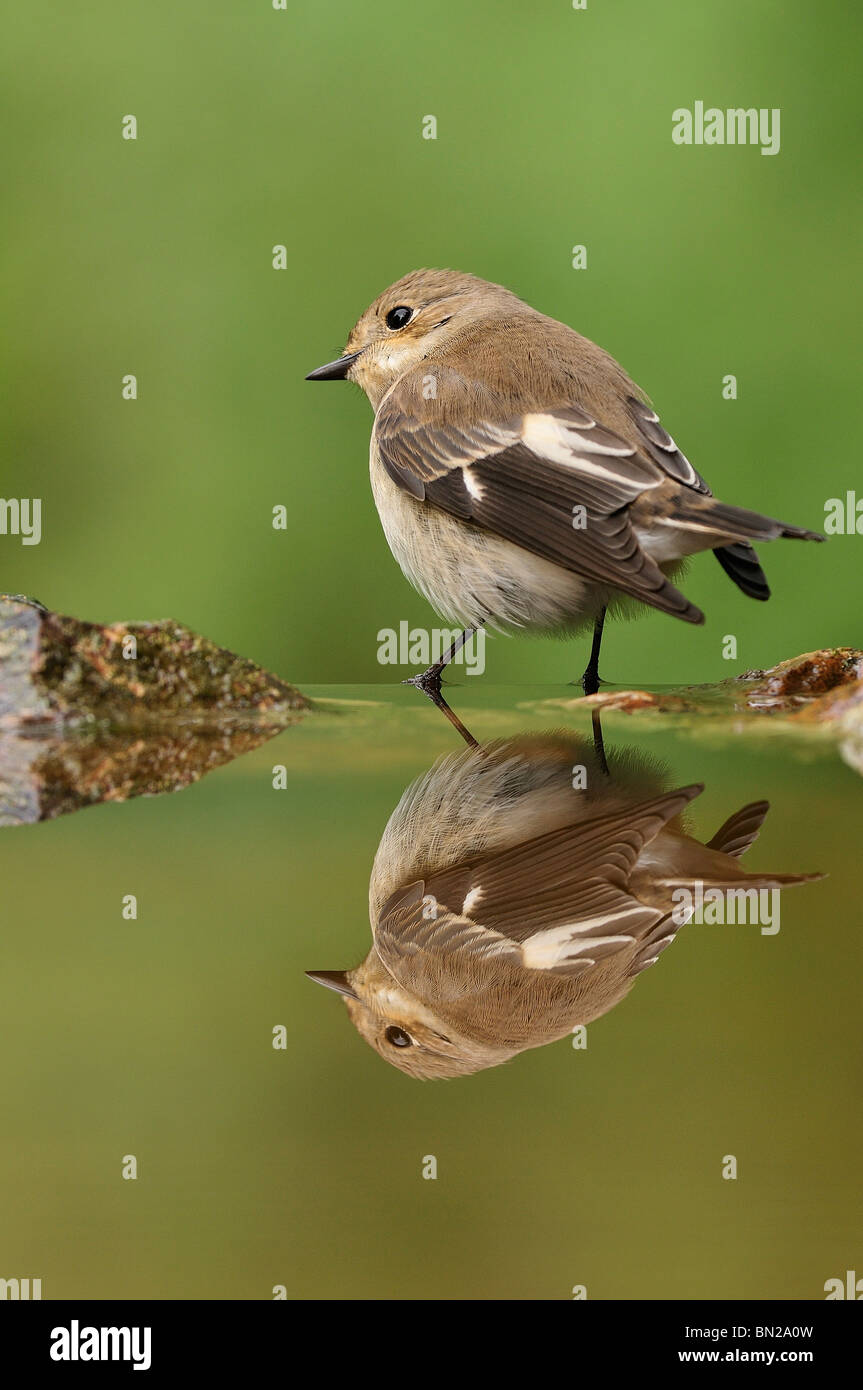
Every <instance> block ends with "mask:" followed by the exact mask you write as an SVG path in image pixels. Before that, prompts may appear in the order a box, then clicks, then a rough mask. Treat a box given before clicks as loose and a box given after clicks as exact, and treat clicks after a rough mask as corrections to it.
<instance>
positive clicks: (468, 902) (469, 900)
mask: <svg viewBox="0 0 863 1390" xmlns="http://www.w3.org/2000/svg"><path fill="white" fill-rule="evenodd" d="M481 901H482V889H481V888H480V887H476V888H471V890H470V892H469V893H468V895H467V897H466V898H465V900H464V902H463V903H462V905H461V915H462V917H469V916H470V914H471V913H472V912H473V910H474V908H475V907H476V905H477V903H479V902H481Z"/></svg>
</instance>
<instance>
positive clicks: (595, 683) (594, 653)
mask: <svg viewBox="0 0 863 1390" xmlns="http://www.w3.org/2000/svg"><path fill="white" fill-rule="evenodd" d="M604 625H605V609H604V608H601V609H600V611H599V617H598V618H597V619H596V621H595V623H594V624H593V642H592V644H591V648H590V660H589V661H588V663H587V666H586V668H585V672H584V675H583V676H582V678H581V685H582V689H583V690H584V693H585V695H595V694H596V692H597V690H598V689H599V687H600V685H601V684H602V681H601V680H600V678H599V649H600V647H601V646H602V629H603V627H604Z"/></svg>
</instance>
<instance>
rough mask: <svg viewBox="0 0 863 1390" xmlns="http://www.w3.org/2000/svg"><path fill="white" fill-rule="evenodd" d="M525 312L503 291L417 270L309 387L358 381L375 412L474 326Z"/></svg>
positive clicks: (378, 304)
mask: <svg viewBox="0 0 863 1390" xmlns="http://www.w3.org/2000/svg"><path fill="white" fill-rule="evenodd" d="M517 308H520V309H522V310H523V309H524V308H525V306H524V305H523V304H522V302H521V300H520V299H518V298H517V297H516V295H514V294H512V293H511V291H509V290H507V289H504V288H503V286H501V285H492V284H489V283H488V282H487V281H485V280H480V279H478V278H477V277H476V276H475V275H463V274H461V273H460V272H459V271H455V270H414V271H411V273H410V274H409V275H404V276H403V277H402V278H401V280H396V282H395V284H394V285H390V287H389V289H387V290H384V292H383V294H381V295H379V296H378V298H377V299H376V300H375V301H374V303H373V304H371V305H370V306H369V308H368V309H366V311H365V313H364V314H363V315H362V316H361V318H359V319H358V320H357V322H356V323H355V324H354V327H353V328H352V329H351V332H350V336H349V337H348V341H347V343H346V345H345V351H344V355H343V356H342V357H340V358H338V359H337V360H336V361H335V362H328V363H327V364H326V366H323V367H318V369H317V370H316V371H314V372H310V373H309V375H308V377H307V378H306V380H307V381H355V382H356V383H357V384H358V385H359V386H361V387H362V389H363V390H364V391H365V393H366V395H367V396H368V398H369V400H370V401H371V403H372V405H373V406H374V407H375V409H377V407H378V405H379V403H380V401H381V399H382V398H383V396H384V395H385V394H386V392H387V391H388V390H389V388H390V386H392V385H393V383H394V382H396V381H398V379H399V378H400V377H401V376H403V375H404V374H405V372H408V371H411V370H412V369H413V368H414V367H417V366H418V365H419V364H420V363H421V362H423V361H424V360H425V359H427V358H429V357H430V356H432V355H433V354H434V353H436V352H438V351H440V350H441V349H442V348H444V347H446V346H447V345H448V344H449V343H450V342H452V341H453V340H454V339H455V338H457V337H459V336H461V335H462V334H464V333H466V332H468V331H469V330H470V329H471V328H472V327H473V326H474V325H475V324H477V323H479V322H484V321H487V320H488V319H490V318H495V317H505V316H506V315H507V314H511V313H512V312H513V311H514V310H515V309H517Z"/></svg>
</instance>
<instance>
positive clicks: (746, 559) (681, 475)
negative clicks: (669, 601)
mask: <svg viewBox="0 0 863 1390" xmlns="http://www.w3.org/2000/svg"><path fill="white" fill-rule="evenodd" d="M626 405H627V409H628V411H629V414H630V417H631V419H632V423H633V425H634V427H635V430H636V431H637V437H638V439H639V441H640V443H641V447H642V448H643V449H644V450H645V452H646V453H648V454H649V455H650V457H651V458H652V459H653V461H654V463H658V464H659V467H660V468H662V469H663V470H664V472H666V473H667V474H668V475H669V477H671V478H675V479H676V480H677V481H678V482H680V483H683V484H684V485H685V486H686V487H690V488H693V489H694V491H695V492H701V493H703V494H704V496H705V497H712V496H713V493H712V492H711V490H710V488H709V487H708V486H707V483H706V482H705V481H704V479H703V478H702V476H701V474H700V473H696V471H695V469H694V468H693V467H692V464H691V463H690V462H689V459H688V458H687V457H686V455H685V454H683V453H681V451H680V449H678V447H677V445H676V444H675V442H674V440H673V439H672V438H671V435H670V434H669V433H668V431H667V430H665V429H663V427H662V425H661V423H660V420H659V416H658V415H657V414H656V411H655V410H653V409H652V408H651V407H650V406H649V405H647V403H646V402H645V401H640V400H639V399H638V397H637V396H629V397H627V401H626ZM713 553H714V555H715V556H716V558H717V560H718V561H719V563H720V565H721V566H722V568H723V569H724V570H725V573H726V574H727V575H728V576H729V578H730V579H733V580H734V583H735V584H736V585H737V587H738V588H739V589H742V591H743V593H744V594H747V595H748V597H749V598H757V599H761V600H764V599H768V598H769V597H770V586H769V585H768V583H767V577H766V575H765V573H764V571H763V569H762V568H761V566H760V564H759V563H758V556H757V554H756V552H755V549H754V547H753V546H751V545H750V544H749V542H748V541H743V540H740V541H735V543H734V544H733V545H719V546H717V547H716V548H715V550H714V552H713Z"/></svg>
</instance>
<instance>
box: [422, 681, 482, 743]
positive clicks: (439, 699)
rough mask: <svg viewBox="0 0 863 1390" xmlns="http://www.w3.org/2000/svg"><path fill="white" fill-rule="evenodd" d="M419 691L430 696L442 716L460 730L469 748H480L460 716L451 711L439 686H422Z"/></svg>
mask: <svg viewBox="0 0 863 1390" xmlns="http://www.w3.org/2000/svg"><path fill="white" fill-rule="evenodd" d="M418 689H420V690H421V691H422V692H423V694H424V695H428V697H429V699H430V700H431V702H432V704H433V705H434V706H435V708H436V709H439V710H440V712H441V714H443V715H445V716H446V718H447V719H448V720H449V722H450V724H452V726H453V728H454V729H457V730H458V732H459V733H460V734H461V736H462V738H463V739H464V741H465V743H466V744H467V745H468V747H469V748H479V744H478V743H477V741H476V739H475V738H474V736H473V734H472V733H471V731H470V729H466V728H465V726H464V724H462V722H461V720H460V719H459V717H458V715H457V714H456V713H455V711H454V710H451V709H450V707H449V705H448V704H447V702H446V700H445V699H444V697H443V695H441V693H440V686H439V685H437V686H434V685H429V686H424V685H421V686H419V687H418Z"/></svg>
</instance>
